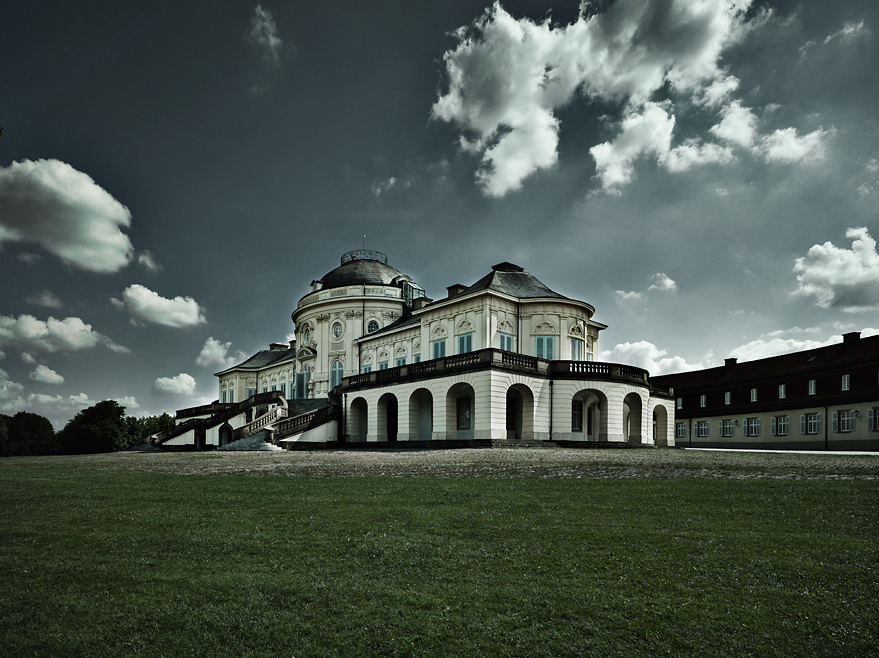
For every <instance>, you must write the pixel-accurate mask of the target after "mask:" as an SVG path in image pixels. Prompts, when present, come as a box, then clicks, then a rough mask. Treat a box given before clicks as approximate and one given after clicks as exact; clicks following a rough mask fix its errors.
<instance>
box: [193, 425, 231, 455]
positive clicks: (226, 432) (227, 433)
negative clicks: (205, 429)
mask: <svg viewBox="0 0 879 658" xmlns="http://www.w3.org/2000/svg"><path fill="white" fill-rule="evenodd" d="M201 440H202V445H201V447H199V448H198V449H199V450H204V443H203V442H204V435H202V437H201ZM230 443H232V426H231V425H229V423H225V424H223V425H222V426H221V427H220V445H221V446H225V445H229V444H230Z"/></svg>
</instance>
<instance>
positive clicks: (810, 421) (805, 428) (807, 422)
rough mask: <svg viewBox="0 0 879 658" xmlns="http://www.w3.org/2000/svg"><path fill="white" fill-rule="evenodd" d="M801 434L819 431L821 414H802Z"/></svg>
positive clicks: (818, 432) (817, 432)
mask: <svg viewBox="0 0 879 658" xmlns="http://www.w3.org/2000/svg"><path fill="white" fill-rule="evenodd" d="M800 433H801V434H820V433H821V414H803V415H802V416H800Z"/></svg>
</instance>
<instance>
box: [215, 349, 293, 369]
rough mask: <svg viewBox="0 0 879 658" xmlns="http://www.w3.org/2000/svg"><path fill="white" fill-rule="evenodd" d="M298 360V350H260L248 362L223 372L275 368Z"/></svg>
mask: <svg viewBox="0 0 879 658" xmlns="http://www.w3.org/2000/svg"><path fill="white" fill-rule="evenodd" d="M295 358H296V350H289V349H288V350H260V351H259V352H257V353H256V354H254V355H253V356H252V357H250V358H249V359H247V360H246V361H242V362H241V363H239V364H238V365H237V366H232V367H231V368H226V370H223V371H222V372H227V371H229V370H237V369H239V368H243V369H245V370H257V369H259V368H265V367H266V366H274V365H277V364H279V363H283V362H284V361H292V360H293V359H295Z"/></svg>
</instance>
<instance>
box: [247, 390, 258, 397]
mask: <svg viewBox="0 0 879 658" xmlns="http://www.w3.org/2000/svg"><path fill="white" fill-rule="evenodd" d="M246 390H247V397H249V398H252V397H253V396H254V395H256V389H255V388H248V389H246Z"/></svg>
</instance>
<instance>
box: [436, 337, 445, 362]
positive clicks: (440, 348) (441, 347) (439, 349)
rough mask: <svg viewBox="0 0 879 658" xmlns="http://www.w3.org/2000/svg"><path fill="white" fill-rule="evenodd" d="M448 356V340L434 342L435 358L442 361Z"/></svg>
mask: <svg viewBox="0 0 879 658" xmlns="http://www.w3.org/2000/svg"><path fill="white" fill-rule="evenodd" d="M445 355H446V340H445V338H444V339H443V340H435V341H433V358H434V359H441V358H443V357H444V356H445Z"/></svg>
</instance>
